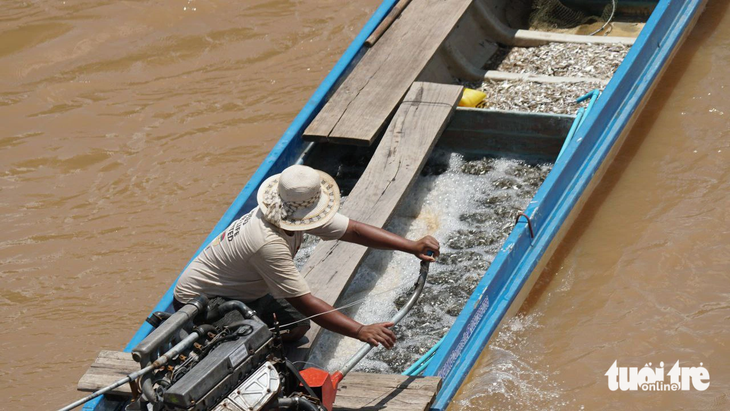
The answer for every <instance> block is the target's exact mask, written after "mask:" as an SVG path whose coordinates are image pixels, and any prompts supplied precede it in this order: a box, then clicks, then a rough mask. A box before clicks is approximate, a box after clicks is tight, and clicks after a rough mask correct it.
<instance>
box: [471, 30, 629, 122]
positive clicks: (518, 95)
mask: <svg viewBox="0 0 730 411" xmlns="http://www.w3.org/2000/svg"><path fill="white" fill-rule="evenodd" d="M629 48H630V47H629V46H626V45H620V44H570V43H550V44H547V45H544V46H539V47H514V48H507V47H503V48H501V49H500V50H499V51H498V52H497V53H496V54H495V55H494V57H492V59H491V61H490V62H489V63H488V65H487V68H488V69H490V70H499V71H504V72H511V73H521V74H525V73H527V74H536V75H547V76H560V77H586V78H595V79H601V80H609V79H610V78H611V76H612V75H613V73H614V72H615V71H616V69H617V68H618V66H619V65H620V64H621V62H622V61H623V59H624V57H625V56H626V53H628V51H629ZM604 85H605V83H601V82H589V81H588V82H575V83H540V82H533V81H516V80H515V81H495V80H486V81H485V82H484V83H482V84H477V85H467V86H472V87H476V88H478V89H480V90H482V91H483V92H484V93H486V95H487V97H486V98H485V99H484V101H483V102H482V104H481V106H482V107H484V108H489V109H493V110H515V111H529V112H540V113H558V114H575V112H576V111H577V110H578V108H579V107H580V105H579V104H577V103H575V99H577V98H578V97H580V96H582V95H584V94H586V93H588V92H589V91H591V90H593V89H603V87H604ZM583 104H584V105H585V103H583Z"/></svg>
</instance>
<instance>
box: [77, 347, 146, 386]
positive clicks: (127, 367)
mask: <svg viewBox="0 0 730 411" xmlns="http://www.w3.org/2000/svg"><path fill="white" fill-rule="evenodd" d="M138 370H139V364H138V363H137V362H136V361H134V359H132V354H131V353H128V352H121V351H108V350H102V351H101V352H100V353H99V355H98V356H97V357H96V360H94V363H93V364H91V366H90V367H89V369H88V370H86V373H84V375H83V376H82V377H81V379H80V380H79V383H78V386H77V389H78V390H79V391H89V392H93V391H96V390H99V389H101V388H104V387H106V386H107V385H111V384H112V383H114V382H116V381H118V380H120V379H122V378H124V377H125V376H127V375H129V374H130V373H133V372H135V371H138ZM110 393H111V394H116V395H125V396H130V395H132V391H131V390H130V388H129V385H128V384H125V385H122V386H121V387H117V388H115V389H114V390H112V391H111V392H110Z"/></svg>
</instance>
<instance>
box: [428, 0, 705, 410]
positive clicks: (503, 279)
mask: <svg viewBox="0 0 730 411" xmlns="http://www.w3.org/2000/svg"><path fill="white" fill-rule="evenodd" d="M706 1H707V0H686V1H679V0H661V1H660V3H659V4H658V5H657V7H656V8H655V10H654V12H653V13H652V15H651V17H650V18H649V20H648V21H647V23H646V25H645V27H644V29H643V30H642V32H641V34H640V35H639V37H638V38H637V40H636V42H635V43H634V45H633V47H632V48H631V50H630V52H629V53H628V55H627V56H626V58H625V59H624V61H623V62H622V64H621V66H620V67H619V68H618V70H617V71H616V73H615V74H614V76H613V78H612V79H611V81H610V82H609V83H608V85H607V86H606V89H605V90H604V91H603V93H602V94H601V97H600V98H599V99H598V100H597V102H596V105H595V107H594V108H593V110H592V111H591V112H590V113H589V114H588V116H587V117H586V119H585V121H584V124H583V125H582V126H581V127H580V129H579V130H578V132H577V133H576V136H575V138H574V139H573V140H572V141H571V142H570V143H569V145H568V147H567V148H566V152H565V153H564V155H563V156H562V157H561V158H560V159H559V160H558V161H556V163H555V165H554V167H553V170H552V171H551V172H550V174H549V175H548V176H547V178H546V179H545V181H544V182H543V184H542V185H541V186H540V188H539V189H538V191H537V193H536V195H535V197H534V198H533V200H532V201H531V202H530V204H529V206H528V207H527V209H526V210H525V214H526V215H528V216H530V220H531V221H532V226H533V230H534V233H535V238H533V239H531V238H530V234H529V230H528V227H527V222H526V219H525V218H524V217H523V218H521V219H520V221H519V223H518V224H517V225H516V227H515V229H514V230H513V231H512V233H511V234H510V236H509V237H508V238H507V240H506V241H505V243H504V245H503V246H502V249H501V250H500V252H499V253H498V255H497V256H496V257H495V259H494V261H493V262H492V264H491V266H490V267H489V269H488V270H487V272H486V274H485V275H484V277H483V278H482V280H481V281H480V283H479V284H478V285H477V287H476V289H475V290H474V292H473V294H472V295H471V297H470V298H469V300H468V301H467V303H466V304H465V306H464V308H463V309H462V312H461V313H460V315H459V316H458V317H457V319H456V321H455V323H454V324H453V326H452V327H451V329H450V330H449V331H448V333H447V334H446V336H445V338H444V341H443V342H442V344H441V346H440V347H439V349H438V351H437V352H436V354H435V356H434V358H433V359H432V360H431V363H430V364H429V366H428V368H426V370H425V372H424V375H437V376H440V377H442V378H443V385H442V387H441V390H440V391H439V393H438V395H437V398H436V401H435V402H434V404H433V405H432V408H431V409H432V410H444V409H446V407H447V406H448V404H449V402H450V401H451V399H452V398H453V396H454V395H455V394H456V392H457V390H458V389H459V387H460V386H461V384H462V383H463V381H464V379H465V378H466V377H467V375H468V374H469V371H470V370H471V367H472V366H473V365H474V363H475V362H476V360H477V359H478V357H479V355H480V354H481V352H482V350H483V349H484V347H485V346H486V344H487V343H488V341H489V339H490V337H491V336H492V335H493V333H494V332H495V330H496V329H497V327H498V326H499V324H500V322H501V321H502V320H503V319H505V318H506V315H507V313H508V311H509V309H510V306H512V304H513V302H516V303H517V304H515V305H518V304H519V303H520V301H518V294H521V291H522V292H523V293H522V295H521V296H522V297H523V298H524V295H526V293H527V292H528V291H529V288H531V285H530V287H525V289H524V290H523V287H524V286H525V284H527V283H528V282H530V281H531V282H532V283H534V279H535V278H534V277H536V276H537V275H538V273H535V274H534V276H533V278H532V279H530V277H531V274H532V273H533V271H536V270H535V267H536V266H537V265H538V263H539V262H540V260H541V259H542V257H543V255H545V256H546V257H549V256H550V255H549V254H550V253H548V254H547V255H546V252H547V251H548V250H549V249H551V247H553V248H552V249H554V247H556V246H557V244H552V243H553V241H554V240H555V243H557V242H559V240H560V238H562V237H561V236H562V235H564V233H565V231H566V230H567V229H568V228H569V225H570V223H571V222H572V219H573V218H575V216H576V215H577V214H578V213H579V212H580V209H581V207H582V204H583V203H584V202H585V200H586V198H587V197H588V196H589V195H590V192H591V191H592V189H593V187H594V186H595V184H597V182H598V180H599V179H600V176H601V175H602V172H605V169H606V167H607V166H608V163H610V159H612V157H613V156H614V155H615V153H616V152H617V151H618V149H619V148H620V146H621V143H622V142H623V138H625V136H626V132H628V129H629V128H630V125H631V124H632V123H633V121H635V119H636V116H638V113H639V112H640V110H641V108H642V107H643V104H644V103H645V102H646V100H647V99H648V97H649V95H650V94H651V90H652V89H653V86H654V85H655V84H656V82H657V81H658V79H659V77H660V76H661V74H662V72H663V69H665V68H666V66H667V64H668V63H669V61H670V60H671V57H672V56H673V53H674V52H676V50H677V49H678V47H679V45H680V44H681V42H682V41H683V40H684V38H685V36H686V35H687V33H688V32H689V30H690V29H691V28H692V26H693V25H694V23H695V21H696V19H697V17H698V16H699V14H700V11H701V10H702V8H703V6H704V4H705V2H706ZM607 159H608V160H609V161H606V160H607Z"/></svg>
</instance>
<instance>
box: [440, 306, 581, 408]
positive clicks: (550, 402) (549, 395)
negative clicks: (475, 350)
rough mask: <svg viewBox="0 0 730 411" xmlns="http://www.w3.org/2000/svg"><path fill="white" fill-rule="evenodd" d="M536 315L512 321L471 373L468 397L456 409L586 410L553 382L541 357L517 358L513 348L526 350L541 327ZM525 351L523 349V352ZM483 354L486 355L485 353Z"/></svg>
mask: <svg viewBox="0 0 730 411" xmlns="http://www.w3.org/2000/svg"><path fill="white" fill-rule="evenodd" d="M538 319H539V316H538V315H537V314H529V315H522V314H518V315H517V316H515V317H513V318H511V319H510V320H509V321H507V323H506V324H505V325H504V326H502V327H501V328H500V330H499V333H498V334H497V336H496V337H495V338H494V340H493V341H492V342H491V343H490V346H489V347H488V348H487V350H488V351H486V356H483V357H482V359H480V362H479V364H480V366H481V367H480V368H479V369H477V370H475V371H474V372H473V373H472V374H471V379H470V380H469V381H468V382H466V383H465V384H464V385H463V386H462V389H461V391H462V392H464V393H470V394H469V396H468V397H466V398H463V397H462V399H460V400H458V401H456V403H455V404H454V405H455V407H454V408H457V409H464V410H507V411H509V410H520V411H522V410H525V411H543V410H544V411H551V410H565V409H583V407H579V406H576V404H575V403H574V401H573V400H570V399H566V397H565V395H564V393H563V392H562V391H561V389H560V388H559V387H558V385H557V384H556V383H555V382H553V381H554V378H555V375H553V374H554V373H553V372H551V371H550V369H549V368H545V367H544V366H542V365H541V364H540V361H541V358H542V354H541V353H539V352H531V355H530V356H527V357H525V356H518V355H517V354H515V353H514V352H513V351H512V347H523V346H525V345H526V344H528V343H529V341H527V338H528V337H529V335H530V334H531V333H532V332H533V331H534V330H535V329H537V328H538V327H540V325H539V321H538ZM520 351H524V350H522V349H521V350H520ZM483 355H484V354H483Z"/></svg>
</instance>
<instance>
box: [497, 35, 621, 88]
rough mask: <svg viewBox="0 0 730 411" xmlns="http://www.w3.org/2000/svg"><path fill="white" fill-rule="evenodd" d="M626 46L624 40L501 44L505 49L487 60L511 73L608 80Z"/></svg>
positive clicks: (501, 69)
mask: <svg viewBox="0 0 730 411" xmlns="http://www.w3.org/2000/svg"><path fill="white" fill-rule="evenodd" d="M630 48H631V47H630V46H628V45H624V44H574V43H550V44H546V45H544V46H538V47H513V48H511V49H509V48H504V49H505V50H506V51H507V52H506V53H504V52H503V54H498V55H497V56H498V57H497V58H493V59H492V62H491V63H492V66H494V68H493V70H499V71H508V72H511V73H532V74H542V75H546V76H561V77H593V78H598V79H602V80H608V79H610V78H611V77H612V76H613V73H614V72H615V71H616V69H617V68H618V66H619V65H620V64H621V62H622V61H623V60H624V57H626V54H627V53H628V52H629V49H630ZM500 56H503V58H501V59H500ZM499 60H501V61H499Z"/></svg>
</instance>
